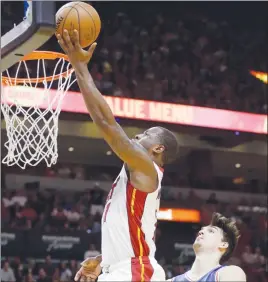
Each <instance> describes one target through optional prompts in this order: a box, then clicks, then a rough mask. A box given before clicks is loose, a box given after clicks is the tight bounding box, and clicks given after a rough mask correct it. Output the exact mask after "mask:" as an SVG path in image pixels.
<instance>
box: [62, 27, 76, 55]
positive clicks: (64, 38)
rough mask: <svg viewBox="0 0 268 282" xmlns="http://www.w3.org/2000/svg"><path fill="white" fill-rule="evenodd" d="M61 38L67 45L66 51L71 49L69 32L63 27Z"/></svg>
mask: <svg viewBox="0 0 268 282" xmlns="http://www.w3.org/2000/svg"><path fill="white" fill-rule="evenodd" d="M63 40H64V43H65V46H66V47H67V49H68V51H73V50H74V45H73V43H72V41H71V38H70V35H69V32H68V30H66V29H64V31H63Z"/></svg>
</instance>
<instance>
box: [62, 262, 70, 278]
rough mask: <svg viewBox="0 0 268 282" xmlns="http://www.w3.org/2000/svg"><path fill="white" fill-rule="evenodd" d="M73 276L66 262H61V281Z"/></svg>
mask: <svg viewBox="0 0 268 282" xmlns="http://www.w3.org/2000/svg"><path fill="white" fill-rule="evenodd" d="M71 278H72V272H71V270H70V269H69V268H68V267H67V266H66V263H65V262H61V264H60V281H69V280H70V279H71Z"/></svg>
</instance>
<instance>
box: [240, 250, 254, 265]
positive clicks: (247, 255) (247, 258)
mask: <svg viewBox="0 0 268 282" xmlns="http://www.w3.org/2000/svg"><path fill="white" fill-rule="evenodd" d="M242 260H243V263H244V264H246V265H247V266H252V265H253V264H254V262H255V256H254V254H253V253H252V249H251V246H249V245H248V246H246V247H245V250H244V252H243V253H242Z"/></svg>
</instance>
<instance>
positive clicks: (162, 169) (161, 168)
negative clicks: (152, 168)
mask: <svg viewBox="0 0 268 282" xmlns="http://www.w3.org/2000/svg"><path fill="white" fill-rule="evenodd" d="M157 166H158V168H159V169H160V170H161V171H162V172H163V173H164V168H163V167H161V166H159V165H157Z"/></svg>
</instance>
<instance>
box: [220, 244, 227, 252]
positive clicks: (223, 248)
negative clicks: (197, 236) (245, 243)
mask: <svg viewBox="0 0 268 282" xmlns="http://www.w3.org/2000/svg"><path fill="white" fill-rule="evenodd" d="M228 247H229V244H228V242H221V245H220V249H221V250H223V251H226V249H227V248H228Z"/></svg>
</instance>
